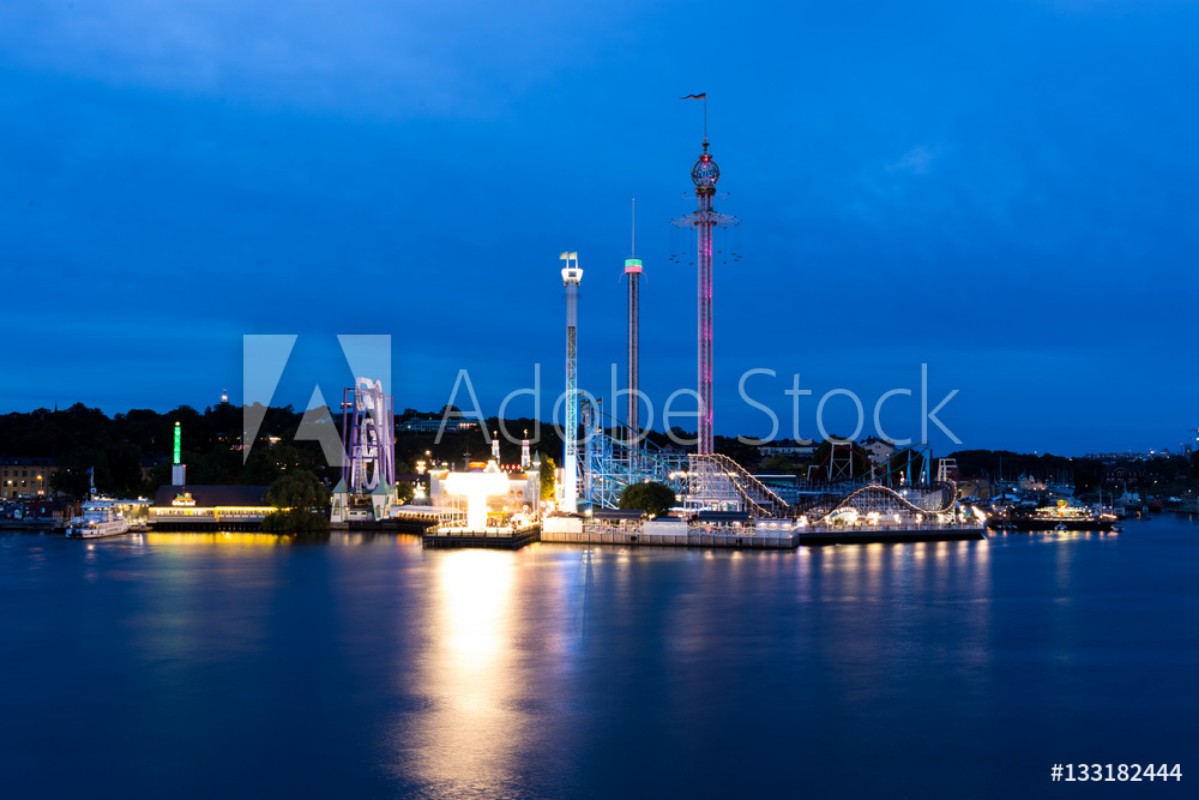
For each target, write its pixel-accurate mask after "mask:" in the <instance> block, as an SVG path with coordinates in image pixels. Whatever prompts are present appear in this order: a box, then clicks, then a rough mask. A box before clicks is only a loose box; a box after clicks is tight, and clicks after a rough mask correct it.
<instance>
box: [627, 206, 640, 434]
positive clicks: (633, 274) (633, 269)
mask: <svg viewBox="0 0 1199 800" xmlns="http://www.w3.org/2000/svg"><path fill="white" fill-rule="evenodd" d="M636 255H637V201H636V200H634V201H633V237H632V243H631V246H630V249H629V257H628V258H626V259H625V260H624V274H625V275H627V276H628V278H629V410H628V415H627V416H626V417H625V420H626V423H627V424H628V427H629V433H628V442H629V446H631V447H635V446H636V445H637V442H639V441H640V440H641V425H640V423H639V420H638V415H639V412H640V410H641V403H640V401H639V399H638V378H639V376H638V359H639V358H640V357H641V356H640V354H639V353H638V345H639V344H640V341H639V339H640V337H639V332H638V330H637V326H638V320H639V315H640V313H641V312H640V310H639V308H638V303H639V300H640V298H639V295H638V292H639V291H640V287H639V286H638V283H639V281H640V278H641V259H639V258H636Z"/></svg>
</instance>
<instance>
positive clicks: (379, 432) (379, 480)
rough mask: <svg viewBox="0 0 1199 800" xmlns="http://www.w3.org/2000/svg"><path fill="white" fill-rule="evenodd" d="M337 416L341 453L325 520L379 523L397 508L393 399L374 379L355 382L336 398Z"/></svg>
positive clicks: (359, 379)
mask: <svg viewBox="0 0 1199 800" xmlns="http://www.w3.org/2000/svg"><path fill="white" fill-rule="evenodd" d="M341 413H342V426H341V429H342V431H343V435H344V436H345V448H346V450H345V458H344V459H343V460H342V463H341V480H340V481H338V483H337V486H336V487H334V489H333V513H332V516H331V521H332V522H334V523H349V522H355V521H364V522H365V521H377V520H381V519H384V518H386V517H387V516H389V514H390V512H391V509H392V508H393V507H395V505H396V504H397V497H396V487H395V480H396V471H395V469H396V468H395V408H394V406H393V400H392V398H391V396H390V395H387V394H384V393H383V384H382V383H381V382H380V381H377V380H371V379H370V378H358V380H357V382H356V383H355V385H354V386H353V388H347V389H346V390H345V391H344V393H343V395H342V404H341Z"/></svg>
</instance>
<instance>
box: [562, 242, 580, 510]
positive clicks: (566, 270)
mask: <svg viewBox="0 0 1199 800" xmlns="http://www.w3.org/2000/svg"><path fill="white" fill-rule="evenodd" d="M559 258H561V259H562V260H563V261H564V262H566V266H564V267H563V268H562V285H563V286H565V287H566V426H565V427H566V430H565V431H563V433H565V436H563V437H562V451H563V452H562V475H563V480H562V510H563V511H578V510H579V375H578V329H579V282H580V281H582V280H583V270H581V269H579V254H578V253H563V254H562V255H561V256H559Z"/></svg>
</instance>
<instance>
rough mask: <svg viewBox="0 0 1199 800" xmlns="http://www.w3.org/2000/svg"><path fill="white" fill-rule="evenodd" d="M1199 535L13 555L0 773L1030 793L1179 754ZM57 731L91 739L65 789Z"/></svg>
mask: <svg viewBox="0 0 1199 800" xmlns="http://www.w3.org/2000/svg"><path fill="white" fill-rule="evenodd" d="M1154 525H1156V523H1154ZM1159 531H1162V532H1164V533H1160V534H1159V533H1158V532H1159ZM1192 531H1193V528H1192V527H1190V526H1186V527H1183V526H1175V527H1169V526H1157V527H1152V526H1143V527H1140V528H1138V529H1136V530H1135V531H1134V532H1129V533H1124V534H1121V535H1120V536H1119V537H1111V536H1109V537H1103V536H1099V535H1081V536H1060V535H1053V534H1051V535H1032V536H1030V535H1027V534H1008V535H998V536H995V537H992V538H991V539H990V540H989V541H984V542H941V543H927V544H916V545H866V546H860V547H821V548H812V549H807V548H805V549H801V550H799V551H798V552H735V551H734V552H729V551H703V550H674V549H666V548H642V549H628V548H618V547H595V548H578V547H572V546H566V545H535V546H532V547H529V548H526V549H525V550H522V551H519V552H517V553H508V552H492V551H425V550H423V549H422V548H421V546H420V543H419V539H416V538H414V537H392V536H371V535H369V534H368V535H363V534H358V533H354V534H347V535H341V534H334V535H332V536H331V537H330V538H329V539H328V542H327V544H325V543H316V544H311V543H306V544H305V543H299V542H292V541H290V540H287V539H278V538H277V537H274V536H267V535H257V534H146V535H144V536H141V537H136V538H135V537H117V538H114V539H107V540H98V541H96V542H88V543H80V542H68V541H64V540H61V539H50V538H48V537H28V538H25V539H21V538H19V537H18V538H12V537H0V555H2V557H0V578H2V579H3V580H0V592H2V593H3V594H2V595H0V598H2V599H4V600H5V602H6V603H7V604H8V607H12V608H21V609H25V611H24V612H23V615H22V616H10V617H9V618H8V619H7V620H6V621H5V624H6V625H7V629H6V631H5V634H6V635H5V637H4V638H3V640H2V641H3V643H4V644H3V646H4V647H6V648H7V650H6V651H5V653H4V655H7V656H8V657H7V658H5V659H4V661H3V662H2V663H4V664H6V665H7V669H8V672H9V680H8V681H7V683H6V684H5V686H8V687H20V690H21V691H20V692H19V693H16V692H13V691H11V690H7V692H6V694H4V695H3V696H0V701H4V703H3V707H5V708H6V709H8V713H7V715H6V716H7V718H8V719H9V720H11V724H10V725H8V726H6V727H7V731H9V732H7V733H6V732H4V731H0V753H4V754H5V756H0V759H3V758H5V757H7V758H8V759H10V760H11V763H12V764H20V765H22V766H20V767H19V770H21V771H20V772H19V773H18V776H19V775H30V774H32V775H37V776H38V778H39V780H40V781H41V786H40V788H41V789H42V790H43V791H42V792H41V794H47V793H49V794H54V793H58V794H68V793H72V792H75V793H78V792H79V791H84V790H87V791H92V792H93V793H95V792H99V793H100V794H105V793H106V790H107V789H110V788H114V787H117V788H120V789H121V790H127V793H129V794H134V795H138V794H140V795H148V794H153V793H154V791H153V790H155V789H158V788H161V787H162V786H176V787H177V786H183V787H185V788H184V790H183V791H182V795H185V796H186V795H189V794H190V795H191V796H213V795H219V794H228V793H230V792H231V791H232V792H233V793H234V794H247V793H250V794H255V793H256V794H263V795H266V794H278V793H280V792H289V791H290V792H295V793H299V794H309V795H311V794H316V793H319V794H329V795H334V796H378V795H386V794H391V795H401V796H422V797H436V798H457V797H488V798H492V797H563V796H597V797H608V796H629V795H632V796H645V795H651V794H657V795H658V796H678V795H680V794H693V795H696V796H781V795H790V794H794V793H797V792H799V791H800V790H803V791H804V792H805V793H808V794H810V795H811V796H849V795H857V796H878V795H882V794H888V793H890V794H895V795H897V796H902V795H905V794H906V795H909V796H921V797H938V796H943V797H960V796H963V794H962V787H963V786H967V785H968V786H971V787H974V788H977V787H980V786H981V787H984V788H983V789H981V790H979V791H977V792H970V793H968V794H969V795H970V796H982V797H986V796H1012V795H1013V794H1021V793H1024V794H1027V792H1021V791H1019V790H1020V789H1021V787H1024V788H1027V787H1034V788H1035V787H1039V786H1041V784H1042V782H1043V780H1044V775H1043V774H1042V773H1043V771H1044V770H1043V764H1041V761H1043V760H1044V759H1045V758H1049V757H1050V756H1048V755H1046V754H1047V753H1050V752H1051V751H1052V752H1053V753H1054V756H1053V757H1054V758H1055V759H1056V758H1057V750H1063V751H1065V752H1062V753H1061V757H1062V760H1063V761H1066V760H1071V759H1070V758H1069V756H1070V755H1071V754H1073V755H1077V756H1078V758H1077V759H1074V760H1086V759H1090V758H1094V757H1104V754H1109V755H1111V757H1112V758H1114V760H1117V761H1118V760H1120V759H1121V758H1123V759H1124V760H1126V761H1127V760H1130V759H1131V758H1132V757H1133V756H1134V755H1136V754H1138V753H1139V752H1140V751H1139V749H1138V748H1140V749H1146V748H1149V747H1152V748H1155V749H1156V750H1157V751H1158V752H1156V753H1154V754H1148V753H1146V754H1145V756H1146V758H1150V757H1152V758H1159V757H1165V758H1170V757H1171V756H1170V753H1169V752H1168V750H1169V746H1168V745H1169V742H1170V741H1172V740H1173V738H1181V736H1182V734H1181V732H1182V731H1184V730H1187V728H1186V725H1188V724H1189V723H1188V722H1186V720H1188V719H1190V718H1192V717H1193V715H1194V713H1195V712H1196V711H1199V709H1197V708H1196V701H1195V699H1194V696H1193V695H1192V694H1187V692H1186V691H1185V687H1186V686H1188V685H1189V680H1190V676H1193V674H1194V673H1195V671H1196V670H1197V669H1199V663H1197V660H1199V659H1197V657H1196V652H1199V635H1197V634H1196V633H1195V632H1194V630H1193V628H1192V627H1188V626H1186V625H1181V624H1176V623H1178V622H1179V621H1180V620H1181V621H1185V620H1188V619H1194V618H1195V615H1196V610H1197V609H1199V602H1197V600H1196V596H1195V588H1194V581H1193V575H1194V573H1195V572H1196V571H1197V570H1199V556H1197V553H1196V549H1197V548H1196V547H1195V544H1194V543H1195V542H1196V541H1197V540H1196V537H1194V536H1193V533H1192ZM88 545H90V547H89V546H88ZM26 552H27V553H28V555H29V558H28V560H27V566H25V565H22V562H21V558H22V554H23V553H26ZM1164 608H1169V609H1170V611H1171V612H1172V614H1173V617H1172V619H1167V618H1166V616H1165V615H1164V614H1163V609H1164ZM81 672H82V674H84V675H86V676H87V678H88V680H86V681H80V680H78V677H79V674H80V673H81ZM1134 673H1135V674H1136V675H1138V676H1139V678H1138V680H1137V681H1136V682H1135V683H1129V682H1128V680H1127V677H1128V675H1129V674H1134ZM97 687H101V688H97ZM5 691H6V690H5V689H3V688H0V692H5ZM1117 695H1118V699H1117ZM48 697H52V698H55V699H54V701H53V702H52V703H49V704H48V703H47V701H46V700H44V699H39V698H48ZM1146 708H1149V709H1156V711H1154V712H1153V715H1152V721H1153V723H1154V724H1153V725H1152V726H1146V725H1145V724H1144V722H1145V719H1146V716H1145V715H1146V713H1147V712H1145V709H1146ZM68 728H69V730H71V732H72V735H73V736H76V737H79V738H86V739H87V740H88V741H89V742H91V743H92V744H91V749H89V750H80V751H76V752H74V753H73V754H72V758H73V759H74V762H75V766H76V768H75V769H74V770H73V771H72V772H71V773H66V772H63V771H62V770H58V769H56V764H57V762H58V759H59V758H60V756H59V755H57V753H58V749H57V748H56V747H54V746H52V744H51V743H52V742H55V741H57V740H59V739H60V737H61V731H62V730H64V729H68ZM11 731H20V735H19V736H18V735H16V734H14V733H11ZM1132 731H1135V732H1136V733H1135V734H1134V733H1130V732H1132ZM134 745H135V746H136V747H137V749H138V752H139V758H138V759H137V761H138V764H139V767H138V769H136V770H134V769H132V768H130V769H128V770H125V769H123V768H121V766H120V765H122V764H124V763H126V762H127V761H128V759H126V758H123V753H124V751H123V750H122V748H124V747H128V746H134ZM1054 748H1057V750H1054ZM1121 749H1122V750H1123V751H1124V752H1115V751H1117V750H1121ZM1087 750H1089V751H1090V752H1086V753H1084V752H1083V751H1087ZM862 753H869V754H870V764H869V766H868V767H863V766H862V764H861V762H860V755H861V754H862ZM734 756H735V757H734ZM1105 760H1108V759H1106V758H1105ZM217 762H219V763H220V764H221V765H222V767H221V769H220V770H212V769H211V768H210V767H205V765H206V764H207V765H211V764H213V763H217ZM933 763H936V764H938V765H940V766H938V768H937V770H936V771H935V773H934V772H931V771H929V766H928V765H930V764H933ZM0 764H2V761H0ZM114 764H115V765H118V766H117V767H116V768H114V767H113V765H114ZM283 764H285V765H287V766H286V767H281V766H279V765H283ZM991 765H1001V766H991ZM1034 768H1036V769H1035V775H1034ZM1025 773H1027V774H1028V775H1029V776H1032V777H1030V778H1028V779H1021V780H1017V778H1019V777H1020V776H1023V775H1024V774H1025ZM6 775H7V773H4V772H3V771H2V770H0V779H4V778H5V777H6ZM118 775H119V777H120V784H119V785H106V784H105V783H104V780H105V779H104V778H103V777H97V776H118ZM980 775H981V777H980ZM76 776H78V777H76ZM85 776H86V777H85ZM228 776H235V777H236V781H235V782H234V783H233V784H229V783H227V782H226V781H227V780H230V779H229V777H228ZM920 776H923V778H921V777H920ZM1014 776H1015V777H1014ZM933 777H935V778H936V780H935V781H934V780H933ZM1034 777H1035V780H1033V779H1032V778H1034ZM156 781H157V783H156ZM4 785H8V781H6V782H5V784H4ZM16 785H19V783H18V784H16ZM231 787H232V788H231ZM986 787H991V788H995V789H996V791H990V790H989V789H988V788H986ZM109 793H111V792H109Z"/></svg>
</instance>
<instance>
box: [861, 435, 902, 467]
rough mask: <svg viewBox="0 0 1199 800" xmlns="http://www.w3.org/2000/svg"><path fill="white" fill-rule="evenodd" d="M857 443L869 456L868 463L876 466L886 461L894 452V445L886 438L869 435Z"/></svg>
mask: <svg viewBox="0 0 1199 800" xmlns="http://www.w3.org/2000/svg"><path fill="white" fill-rule="evenodd" d="M858 445H859V446H860V447H861V448H862V449H863V450H865V451H866V453H867V455H868V456H869V458H870V463H871V464H874V465H875V466H876V467H877V466H880V465H882V464H885V463H887V461H888V460H890V458H891V456H893V455H894V454H895V445H893V444H891V443H890V442H888V441H887V440H886V439H879V438H876V437H873V436H872V437H870V438H869V439H863V440H862V441H860V442H858Z"/></svg>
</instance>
